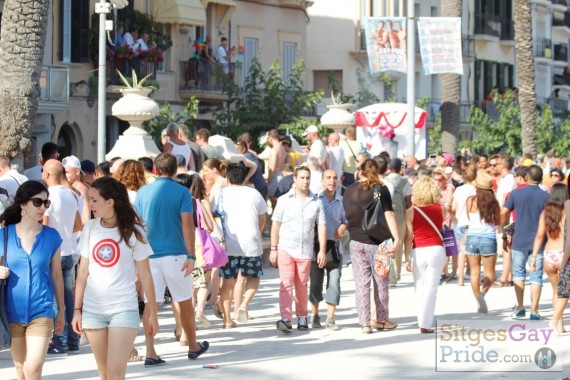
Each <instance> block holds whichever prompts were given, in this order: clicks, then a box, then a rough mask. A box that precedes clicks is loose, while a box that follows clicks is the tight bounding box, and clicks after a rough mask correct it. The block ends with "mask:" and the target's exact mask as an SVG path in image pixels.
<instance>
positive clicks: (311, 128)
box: [303, 124, 319, 136]
mask: <svg viewBox="0 0 570 380" xmlns="http://www.w3.org/2000/svg"><path fill="white" fill-rule="evenodd" d="M309 133H319V128H317V126H316V125H313V124H311V125H309V126H308V127H307V129H305V132H303V136H307V135H308V134H309Z"/></svg>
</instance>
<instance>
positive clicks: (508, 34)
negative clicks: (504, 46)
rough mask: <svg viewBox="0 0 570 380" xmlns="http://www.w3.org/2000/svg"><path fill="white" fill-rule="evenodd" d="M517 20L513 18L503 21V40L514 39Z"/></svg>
mask: <svg viewBox="0 0 570 380" xmlns="http://www.w3.org/2000/svg"><path fill="white" fill-rule="evenodd" d="M514 39H515V22H514V21H513V20H503V22H502V23H501V41H514Z"/></svg>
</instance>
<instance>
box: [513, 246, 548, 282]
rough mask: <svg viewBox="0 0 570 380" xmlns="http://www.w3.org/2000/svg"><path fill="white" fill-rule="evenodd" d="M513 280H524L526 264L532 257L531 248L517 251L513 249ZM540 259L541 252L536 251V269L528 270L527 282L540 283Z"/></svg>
mask: <svg viewBox="0 0 570 380" xmlns="http://www.w3.org/2000/svg"><path fill="white" fill-rule="evenodd" d="M512 253H513V281H524V280H525V279H526V274H527V273H526V272H527V270H526V264H527V262H528V261H529V260H530V259H531V258H532V250H527V251H517V250H515V249H513V251H512ZM542 261H543V252H542V251H540V252H538V255H537V257H536V271H534V272H532V271H529V273H528V277H529V282H530V283H531V284H533V285H539V286H540V285H542Z"/></svg>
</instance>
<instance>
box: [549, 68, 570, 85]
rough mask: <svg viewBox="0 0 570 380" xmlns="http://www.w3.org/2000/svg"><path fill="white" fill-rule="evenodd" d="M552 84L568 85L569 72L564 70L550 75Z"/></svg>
mask: <svg viewBox="0 0 570 380" xmlns="http://www.w3.org/2000/svg"><path fill="white" fill-rule="evenodd" d="M552 85H553V86H570V72H568V69H566V70H564V74H554V75H553V76H552Z"/></svg>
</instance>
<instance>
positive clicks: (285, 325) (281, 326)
mask: <svg viewBox="0 0 570 380" xmlns="http://www.w3.org/2000/svg"><path fill="white" fill-rule="evenodd" d="M275 325H276V326H277V330H279V331H281V332H282V333H283V334H291V332H292V330H293V326H291V322H289V321H288V320H287V319H282V320H280V321H277V323H276V324H275Z"/></svg>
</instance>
